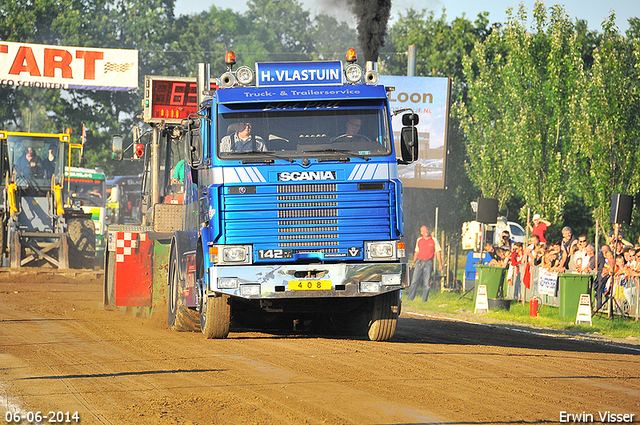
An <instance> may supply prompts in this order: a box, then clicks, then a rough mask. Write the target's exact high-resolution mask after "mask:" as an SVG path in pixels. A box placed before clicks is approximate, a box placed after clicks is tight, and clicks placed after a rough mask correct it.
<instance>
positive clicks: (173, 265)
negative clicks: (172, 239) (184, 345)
mask: <svg viewBox="0 0 640 425" xmlns="http://www.w3.org/2000/svg"><path fill="white" fill-rule="evenodd" d="M177 257H178V256H177V253H176V252H175V249H174V251H173V252H172V255H171V261H170V263H169V275H168V279H169V293H168V300H167V306H168V310H169V311H168V317H167V318H168V325H169V328H170V329H171V330H173V331H179V332H190V331H195V330H197V329H198V325H199V318H198V313H197V312H195V311H193V310H191V309H189V308H187V307H185V306H184V303H183V300H182V295H181V294H182V291H183V289H184V282H183V281H181V280H180V277H179V271H178V258H177Z"/></svg>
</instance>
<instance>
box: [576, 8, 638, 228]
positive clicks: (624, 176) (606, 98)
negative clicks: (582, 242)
mask: <svg viewBox="0 0 640 425" xmlns="http://www.w3.org/2000/svg"><path fill="white" fill-rule="evenodd" d="M593 60H594V62H593V66H592V67H591V69H590V71H589V72H587V73H586V74H585V75H584V78H583V79H582V80H581V86H580V92H581V95H580V96H579V103H578V104H577V105H576V108H577V112H576V118H575V120H574V121H573V126H574V127H575V132H576V138H575V141H576V143H575V152H574V153H575V155H574V156H573V157H574V158H575V161H574V169H576V173H575V175H574V176H573V182H574V187H576V188H577V190H578V191H579V193H580V194H581V195H582V197H583V198H584V200H585V202H586V204H587V206H588V208H589V210H590V211H592V213H593V218H594V219H597V220H599V221H600V222H601V223H603V225H604V226H605V228H607V227H608V226H609V220H608V215H609V207H610V202H611V196H612V194H613V193H626V194H632V195H634V194H636V193H637V192H638V190H640V116H639V115H638V111H640V83H639V81H640V42H639V41H638V39H629V38H626V37H623V36H621V35H620V34H619V33H618V30H617V27H616V26H615V15H614V14H611V15H610V16H609V18H608V19H607V20H606V21H605V22H604V24H603V35H602V39H601V42H600V44H599V46H598V47H597V48H596V49H595V51H594V55H593Z"/></svg>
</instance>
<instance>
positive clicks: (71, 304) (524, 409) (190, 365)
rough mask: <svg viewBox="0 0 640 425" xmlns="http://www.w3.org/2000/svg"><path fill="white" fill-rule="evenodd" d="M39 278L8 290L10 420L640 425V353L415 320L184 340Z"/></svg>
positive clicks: (3, 306)
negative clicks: (623, 417)
mask: <svg viewBox="0 0 640 425" xmlns="http://www.w3.org/2000/svg"><path fill="white" fill-rule="evenodd" d="M31 280H34V278H33V277H30V278H20V277H19V276H17V277H15V276H14V277H12V278H6V277H4V278H2V281H0V413H1V414H2V417H0V423H5V422H2V421H4V418H5V413H6V412H7V410H9V411H12V412H13V411H14V410H15V409H20V410H21V411H22V412H24V413H26V412H28V411H33V412H35V411H42V412H43V413H44V414H45V415H46V414H47V413H48V412H49V411H55V412H57V411H62V412H67V411H69V412H72V413H73V412H75V411H78V412H79V415H80V423H82V424H217V423H220V424H227V423H236V424H245V423H249V424H252V423H255V424H281V423H282V424H303V423H308V424H316V423H328V424H392V423H411V424H415V423H429V424H431V423H445V424H494V423H499V424H508V423H557V422H559V421H560V415H561V413H560V412H561V411H565V412H568V413H570V414H581V413H583V412H586V413H588V414H592V415H593V416H594V421H595V422H596V423H599V422H601V421H600V418H599V415H598V412H602V413H603V414H604V412H605V411H611V412H613V413H621V414H634V415H635V416H634V417H633V419H634V422H636V423H637V422H638V420H639V419H640V347H638V346H630V347H628V348H627V347H624V346H622V345H620V344H601V343H594V342H590V341H582V340H575V339H569V338H563V337H551V336H541V335H536V334H533V333H527V332H514V331H511V330H508V329H504V328H500V327H495V326H480V325H475V324H468V323H461V322H455V321H449V320H444V319H437V318H428V317H427V318H425V317H421V316H418V315H413V314H410V313H407V312H404V313H403V314H402V316H401V318H400V321H399V324H398V330H397V333H396V337H395V338H394V340H393V341H392V342H388V343H376V342H370V341H367V340H362V339H360V340H350V339H342V338H331V337H325V336H319V335H308V334H294V333H290V334H278V333H256V332H233V331H232V332H231V334H230V335H229V339H226V340H206V339H204V338H203V336H202V335H201V334H199V333H175V332H171V331H169V330H168V329H167V327H166V324H165V317H162V318H154V319H142V318H133V317H131V316H129V315H126V314H123V313H121V312H118V311H105V310H102V309H101V306H100V302H101V299H102V296H101V294H102V286H101V283H100V282H98V281H87V280H85V281H82V280H78V279H74V280H71V281H66V282H65V281H64V279H60V278H58V279H55V278H50V277H47V278H39V279H35V280H36V281H33V282H32V281H31ZM21 423H27V421H26V420H24V421H22V422H21ZM72 423H73V422H72Z"/></svg>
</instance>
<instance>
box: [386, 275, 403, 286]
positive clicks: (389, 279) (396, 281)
mask: <svg viewBox="0 0 640 425" xmlns="http://www.w3.org/2000/svg"><path fill="white" fill-rule="evenodd" d="M401 282H402V281H401V279H400V275H399V274H383V275H382V285H383V286H400V283H401Z"/></svg>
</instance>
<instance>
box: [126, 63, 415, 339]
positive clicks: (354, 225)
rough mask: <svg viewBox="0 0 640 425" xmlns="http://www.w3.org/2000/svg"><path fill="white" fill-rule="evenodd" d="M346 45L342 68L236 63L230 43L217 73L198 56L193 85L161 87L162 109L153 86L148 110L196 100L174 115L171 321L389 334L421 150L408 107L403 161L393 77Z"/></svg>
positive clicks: (404, 278)
mask: <svg viewBox="0 0 640 425" xmlns="http://www.w3.org/2000/svg"><path fill="white" fill-rule="evenodd" d="M353 53H354V52H351V54H352V55H353V56H351V57H349V56H348V61H347V65H346V66H344V65H343V63H342V62H341V61H330V62H302V63H257V64H256V65H255V68H254V69H251V68H249V67H246V66H242V67H239V68H237V69H236V70H234V69H233V66H234V64H235V57H234V55H233V53H232V52H230V53H228V54H227V57H226V59H225V61H226V63H227V72H225V73H224V74H223V75H222V76H220V77H219V78H218V79H216V80H211V79H210V73H209V68H208V65H205V64H200V65H199V70H198V77H197V81H196V83H194V84H195V87H192V85H190V84H186V85H185V86H184V87H181V88H179V89H176V88H175V87H174V88H166V87H165V88H164V89H163V90H164V91H165V92H166V93H165V94H168V97H167V96H165V97H164V98H163V99H165V104H166V105H167V109H166V110H161V108H156V109H157V110H154V109H153V108H154V105H153V90H154V88H153V81H151V82H150V83H147V88H146V90H149V91H150V92H151V93H152V94H151V95H150V98H151V99H150V102H151V104H147V105H146V106H145V108H147V110H149V113H150V114H155V115H156V116H160V115H163V114H164V115H165V116H167V117H174V118H175V117H176V116H179V113H180V110H179V108H178V110H176V112H175V115H174V112H173V111H170V108H169V106H170V105H169V103H171V102H170V101H171V100H175V102H176V103H180V102H195V103H196V104H197V109H195V110H194V111H195V112H193V113H190V114H189V115H188V116H187V117H186V118H185V119H181V121H180V125H179V126H178V129H179V132H180V133H181V135H182V136H181V140H182V143H183V144H184V147H185V162H186V165H185V167H184V178H183V185H184V186H183V192H184V198H183V199H184V203H183V211H184V219H183V223H182V226H181V229H180V230H177V231H175V232H173V234H172V236H171V238H170V249H169V254H168V269H167V270H168V278H167V280H168V288H167V289H168V291H167V292H168V297H167V304H168V322H169V326H170V328H172V329H174V330H192V329H194V328H196V327H198V326H199V327H200V328H201V330H202V332H203V333H204V334H205V335H206V337H207V338H225V337H226V336H227V335H228V333H229V328H230V325H231V324H233V325H234V326H236V325H237V326H238V327H240V328H242V327H244V328H253V327H255V326H261V325H264V324H270V323H273V322H277V321H282V320H286V321H288V322H289V323H292V324H293V326H294V327H295V328H298V329H301V328H305V329H306V328H311V329H315V327H316V326H320V327H321V329H323V330H329V331H331V332H335V333H338V334H348V335H363V336H367V335H368V337H369V338H370V339H371V340H376V341H386V340H389V339H390V338H392V336H393V334H394V333H395V329H396V323H397V318H398V315H399V314H400V307H401V306H400V294H401V289H402V288H405V287H407V286H408V284H409V282H408V267H407V264H406V262H404V261H403V258H404V257H405V249H404V244H403V243H402V242H400V241H399V239H400V237H401V236H402V233H403V213H402V184H401V182H400V180H399V178H398V163H409V162H411V161H413V159H415V158H417V146H418V143H417V137H418V136H417V129H416V128H415V126H416V124H417V116H416V115H414V114H412V113H408V114H405V115H404V116H403V125H404V126H405V127H404V128H403V129H402V140H401V141H400V143H399V145H400V151H401V153H400V155H401V158H397V156H396V149H395V147H394V141H393V132H392V128H391V115H392V111H391V110H390V107H389V101H388V97H387V92H388V90H391V89H392V88H385V87H384V86H381V85H378V84H377V81H378V74H377V71H376V69H375V67H374V66H373V64H368V66H367V67H366V68H365V69H363V68H361V67H360V66H359V65H358V64H357V63H356V61H355V57H354V56H355V55H354V54H353ZM211 87H215V89H212V88H211ZM169 91H171V93H169ZM196 98H197V99H196ZM166 99H169V102H167V101H166ZM189 99H191V100H189ZM148 103H149V102H148ZM172 133H173V134H175V133H176V132H175V131H172ZM134 239H135V237H134Z"/></svg>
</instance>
